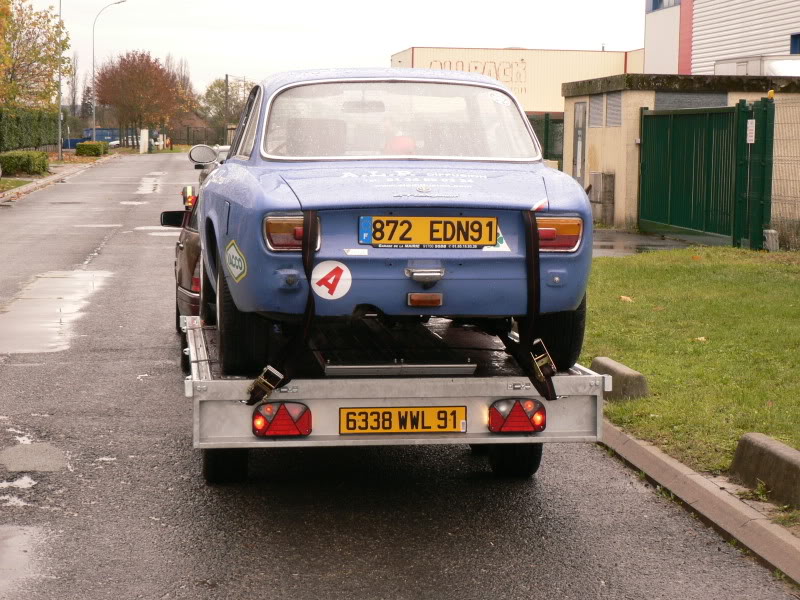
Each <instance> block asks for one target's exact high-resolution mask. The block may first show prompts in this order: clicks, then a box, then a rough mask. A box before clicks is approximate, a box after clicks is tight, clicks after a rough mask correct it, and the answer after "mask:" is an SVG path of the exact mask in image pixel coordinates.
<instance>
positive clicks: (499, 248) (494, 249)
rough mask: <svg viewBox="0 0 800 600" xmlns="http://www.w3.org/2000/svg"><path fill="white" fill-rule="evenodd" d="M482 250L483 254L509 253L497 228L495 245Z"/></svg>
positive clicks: (509, 250)
mask: <svg viewBox="0 0 800 600" xmlns="http://www.w3.org/2000/svg"><path fill="white" fill-rule="evenodd" d="M482 249H483V251H484V252H511V248H509V247H508V242H506V238H505V237H504V236H503V232H502V231H500V227H498V228H497V243H496V244H495V245H494V246H484V247H483V248H482Z"/></svg>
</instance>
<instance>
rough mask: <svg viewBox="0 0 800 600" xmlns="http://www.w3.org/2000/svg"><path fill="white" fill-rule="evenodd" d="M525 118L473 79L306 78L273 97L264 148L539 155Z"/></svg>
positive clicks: (313, 152)
mask: <svg viewBox="0 0 800 600" xmlns="http://www.w3.org/2000/svg"><path fill="white" fill-rule="evenodd" d="M525 119H526V118H525V116H524V115H523V114H522V113H521V112H520V110H519V108H518V107H517V105H516V103H514V102H513V101H512V100H511V98H510V97H509V96H508V95H506V94H504V93H502V92H500V91H497V90H493V89H490V88H485V87H480V86H475V85H464V84H455V83H430V82H414V81H347V82H335V83H316V84H308V85H302V86H298V87H294V88H290V89H288V90H286V91H285V92H282V93H281V94H279V95H278V96H277V97H276V98H275V99H274V101H273V102H272V105H271V108H270V113H269V119H268V121H267V129H266V134H265V136H264V152H265V153H266V154H268V155H270V156H274V157H279V158H306V159H308V158H321V159H325V158H392V157H398V156H404V157H412V158H456V159H474V160H486V159H488V160H538V159H539V151H538V148H537V145H536V143H535V142H534V139H533V138H532V136H531V134H530V132H529V130H528V127H527V125H526V120H525Z"/></svg>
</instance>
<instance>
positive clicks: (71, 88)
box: [67, 51, 79, 117]
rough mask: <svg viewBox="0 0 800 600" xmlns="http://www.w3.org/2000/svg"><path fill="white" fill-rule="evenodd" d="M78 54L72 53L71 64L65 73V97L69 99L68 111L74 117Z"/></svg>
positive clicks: (77, 85) (76, 100)
mask: <svg viewBox="0 0 800 600" xmlns="http://www.w3.org/2000/svg"><path fill="white" fill-rule="evenodd" d="M78 87H79V84H78V52H77V51H75V52H73V53H72V62H71V64H70V66H69V71H68V72H67V90H68V94H67V97H68V98H69V111H70V114H71V115H72V116H73V117H75V116H77V114H78Z"/></svg>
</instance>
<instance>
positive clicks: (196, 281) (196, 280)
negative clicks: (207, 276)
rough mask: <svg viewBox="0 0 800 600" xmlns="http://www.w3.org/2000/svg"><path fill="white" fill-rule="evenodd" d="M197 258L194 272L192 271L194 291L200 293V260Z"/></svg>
mask: <svg viewBox="0 0 800 600" xmlns="http://www.w3.org/2000/svg"><path fill="white" fill-rule="evenodd" d="M201 260H202V259H200V258H198V259H197V264H196V265H195V266H194V273H192V291H193V292H197V293H198V294H199V293H200V261H201Z"/></svg>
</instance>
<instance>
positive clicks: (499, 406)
mask: <svg viewBox="0 0 800 600" xmlns="http://www.w3.org/2000/svg"><path fill="white" fill-rule="evenodd" d="M545 427H547V411H546V410H545V408H544V405H543V404H542V403H541V402H539V401H538V400H531V399H529V398H523V399H521V400H517V399H516V398H506V399H505V400H498V401H497V402H495V403H494V404H492V405H491V406H490V407H489V431H491V432H493V433H538V432H540V431H544V429H545Z"/></svg>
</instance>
